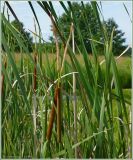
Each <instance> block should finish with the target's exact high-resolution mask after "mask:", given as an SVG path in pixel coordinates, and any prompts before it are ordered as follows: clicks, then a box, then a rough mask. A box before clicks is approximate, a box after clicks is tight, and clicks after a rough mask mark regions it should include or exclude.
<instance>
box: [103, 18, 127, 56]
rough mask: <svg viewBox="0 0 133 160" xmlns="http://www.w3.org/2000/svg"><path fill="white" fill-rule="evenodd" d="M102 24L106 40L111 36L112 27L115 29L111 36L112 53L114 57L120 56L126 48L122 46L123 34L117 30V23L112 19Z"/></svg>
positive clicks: (123, 41)
mask: <svg viewBox="0 0 133 160" xmlns="http://www.w3.org/2000/svg"><path fill="white" fill-rule="evenodd" d="M104 24H105V26H106V28H107V34H108V38H109V37H110V35H111V32H112V29H113V27H115V31H114V36H113V53H114V55H119V54H121V53H122V52H123V51H124V50H125V49H126V47H127V46H126V45H125V44H124V43H125V41H126V39H125V38H124V37H123V36H124V34H125V33H124V32H122V30H120V29H119V27H118V25H117V23H116V22H115V21H114V19H113V18H110V19H108V20H107V21H105V22H104Z"/></svg>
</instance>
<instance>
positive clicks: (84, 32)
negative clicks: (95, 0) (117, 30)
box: [58, 2, 99, 53]
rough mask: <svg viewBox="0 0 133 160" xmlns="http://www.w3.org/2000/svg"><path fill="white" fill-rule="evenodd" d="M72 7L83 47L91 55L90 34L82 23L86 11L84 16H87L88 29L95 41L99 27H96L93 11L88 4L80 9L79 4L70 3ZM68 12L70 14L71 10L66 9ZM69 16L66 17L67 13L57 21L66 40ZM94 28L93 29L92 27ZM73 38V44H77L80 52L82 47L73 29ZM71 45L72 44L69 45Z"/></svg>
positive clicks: (69, 22) (84, 23) (96, 22)
mask: <svg viewBox="0 0 133 160" xmlns="http://www.w3.org/2000/svg"><path fill="white" fill-rule="evenodd" d="M71 5H72V7H73V11H74V15H75V17H76V18H77V19H78V25H79V28H80V31H81V34H82V37H83V42H84V44H85V47H86V49H87V51H88V53H91V52H92V50H91V45H90V40H89V38H90V33H89V32H88V28H86V27H85V26H86V22H85V21H84V11H86V15H87V20H88V22H89V25H90V28H91V32H92V34H93V36H94V38H95V39H97V40H98V39H99V36H98V34H99V25H98V21H97V18H96V17H95V15H94V12H93V9H92V7H91V5H90V4H89V3H86V4H85V8H83V7H82V5H81V4H80V3H76V2H74V3H72V4H71ZM67 9H68V12H69V13H71V8H70V7H68V8H67ZM71 19H72V18H71V16H70V15H68V14H67V13H63V14H62V15H61V16H60V17H59V21H58V23H59V24H60V25H61V30H62V33H63V35H64V36H65V37H66V38H68V35H69V31H70V25H71V22H72V20H71ZM94 26H95V27H94ZM74 37H75V42H76V44H77V46H78V47H79V48H80V49H81V50H82V45H81V41H80V38H79V35H78V33H77V31H76V29H75V33H74ZM70 44H72V43H70Z"/></svg>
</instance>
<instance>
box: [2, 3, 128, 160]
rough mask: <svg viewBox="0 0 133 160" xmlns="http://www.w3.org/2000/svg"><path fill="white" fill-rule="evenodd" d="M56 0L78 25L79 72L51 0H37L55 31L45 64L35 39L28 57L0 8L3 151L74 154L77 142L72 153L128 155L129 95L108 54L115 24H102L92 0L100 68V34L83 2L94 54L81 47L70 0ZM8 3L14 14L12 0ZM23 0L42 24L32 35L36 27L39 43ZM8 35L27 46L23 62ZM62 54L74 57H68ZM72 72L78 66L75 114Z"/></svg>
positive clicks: (22, 154)
mask: <svg viewBox="0 0 133 160" xmlns="http://www.w3.org/2000/svg"><path fill="white" fill-rule="evenodd" d="M18 3H19V2H18ZM59 3H60V5H61V7H63V9H64V12H66V14H68V15H69V16H70V17H71V13H72V15H73V18H71V21H72V23H73V27H74V30H75V31H77V33H78V36H79V39H80V43H81V45H82V52H81V51H80V49H79V48H78V46H77V45H76V42H75V47H76V49H77V50H78V51H79V53H80V54H81V57H82V59H83V64H84V66H85V67H84V72H83V69H82V65H81V63H80V62H79V60H78V58H77V56H76V55H75V54H74V53H73V52H74V50H73V49H72V48H71V45H70V39H71V38H72V37H71V36H72V32H71V26H70V35H69V37H65V36H64V35H63V34H62V26H61V25H60V24H59V23H58V16H57V14H56V11H55V9H54V6H53V4H52V2H46V1H38V2H37V5H39V6H40V7H41V8H42V9H43V11H44V12H45V13H47V15H48V16H49V18H50V19H51V21H52V24H53V26H54V33H55V32H56V33H55V40H56V51H57V58H55V59H53V60H51V59H50V57H49V56H48V53H47V52H46V53H45V54H46V59H47V60H46V61H45V64H43V63H42V52H41V49H40V48H36V47H35V52H34V53H35V55H34V58H33V57H32V56H31V55H30V53H29V51H28V48H27V47H26V46H25V44H24V40H23V37H22V35H21V34H20V32H19V31H18V30H17V29H16V28H14V27H13V26H12V25H11V24H10V22H9V20H8V19H7V18H6V16H5V15H4V13H3V14H1V18H2V45H3V47H4V50H5V53H3V57H5V56H6V57H7V66H6V67H5V66H4V58H2V73H3V77H4V80H3V81H4V82H2V87H3V90H2V94H3V95H4V96H2V158H56V157H59V158H62V157H63V158H75V152H74V150H75V148H76V149H77V150H76V152H77V154H76V158H131V129H130V127H129V126H130V124H131V123H130V121H131V119H130V117H129V114H130V112H131V108H130V102H129V103H127V101H126V100H125V98H124V93H123V89H122V85H121V79H120V76H119V72H118V68H117V64H116V59H115V58H114V55H113V50H112V41H113V32H114V30H112V34H111V37H107V31H106V28H105V26H103V25H102V23H101V21H102V19H101V18H100V17H102V16H101V15H100V13H101V11H100V7H99V6H98V3H97V2H95V1H92V2H90V4H91V6H92V9H93V12H94V13H95V16H96V18H97V19H98V22H99V27H100V29H101V32H102V34H103V35H104V43H103V46H104V53H103V56H104V59H105V62H104V65H105V73H104V74H103V72H102V65H100V62H99V60H98V58H99V54H98V53H99V52H98V50H97V48H96V43H97V42H96V41H93V35H92V33H91V28H90V25H89V23H88V20H87V17H86V10H85V8H84V3H83V2H82V3H81V4H82V7H83V9H84V10H83V12H82V18H83V20H84V21H85V22H86V26H85V27H86V28H88V33H89V36H90V37H89V38H90V39H92V41H90V42H91V47H92V59H93V62H92V61H91V60H90V57H89V56H88V53H87V51H86V48H85V45H84V42H83V38H82V34H81V31H80V28H79V24H78V19H77V18H76V16H75V14H74V10H73V7H72V4H71V2H67V4H68V6H69V7H70V9H71V13H69V12H68V10H67V7H66V6H65V3H64V2H59ZM6 4H7V7H8V9H9V10H10V11H11V13H12V14H13V16H14V17H15V18H16V19H17V20H18V21H19V19H18V18H17V15H16V14H15V12H14V11H13V9H12V8H11V6H10V4H9V2H6ZM28 4H29V6H30V8H31V10H32V12H33V16H34V17H35V20H36V22H37V26H36V27H38V28H39V34H38V33H35V34H34V35H39V36H38V38H39V43H40V44H41V43H44V41H42V34H41V29H40V25H39V21H38V18H37V15H36V11H35V9H34V7H33V5H32V2H29V3H28ZM35 32H36V31H35ZM7 33H9V35H8V36H7ZM56 34H58V35H59V36H60V39H61V41H62V49H59V47H58V40H57V39H56ZM10 35H12V36H14V38H16V39H17V42H18V45H19V46H20V47H21V52H22V53H23V52H24V53H26V54H27V59H24V58H23V56H22V58H21V61H20V62H17V63H16V62H15V59H14V58H13V57H14V56H15V51H14V49H13V48H14V47H12V46H11V44H10V41H7V39H8V38H10ZM44 46H45V43H44ZM66 54H67V55H68V56H69V58H70V61H71V63H68V62H67V61H66ZM37 57H38V58H37ZM51 64H52V65H51ZM73 72H75V74H76V76H75V78H76V86H75V87H76V90H74V92H76V93H77V108H76V109H77V114H75V115H77V117H75V116H74V109H73V107H72V101H73V87H72V85H73V84H72V75H73ZM36 84H37V85H36ZM60 85H61V86H60ZM3 92H4V93H3ZM32 98H33V100H32ZM34 107H35V108H34ZM60 107H61V108H60ZM33 108H34V110H33ZM75 121H76V122H77V126H76V134H77V137H76V141H77V143H76V141H75V134H74V133H75V126H74V123H75Z"/></svg>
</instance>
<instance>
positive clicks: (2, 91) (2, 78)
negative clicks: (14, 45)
mask: <svg viewBox="0 0 133 160" xmlns="http://www.w3.org/2000/svg"><path fill="white" fill-rule="evenodd" d="M4 67H5V69H6V67H7V62H6V61H5V63H4ZM4 79H5V77H4V74H2V77H1V95H2V96H3V95H4Z"/></svg>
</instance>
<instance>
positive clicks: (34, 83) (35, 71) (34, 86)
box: [33, 53, 37, 93]
mask: <svg viewBox="0 0 133 160" xmlns="http://www.w3.org/2000/svg"><path fill="white" fill-rule="evenodd" d="M34 63H35V64H34V82H33V89H34V93H35V92H36V87H37V70H36V65H37V55H36V53H35V55H34Z"/></svg>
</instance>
